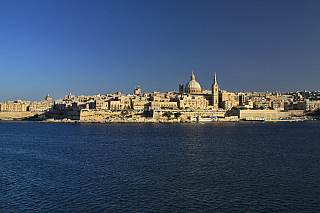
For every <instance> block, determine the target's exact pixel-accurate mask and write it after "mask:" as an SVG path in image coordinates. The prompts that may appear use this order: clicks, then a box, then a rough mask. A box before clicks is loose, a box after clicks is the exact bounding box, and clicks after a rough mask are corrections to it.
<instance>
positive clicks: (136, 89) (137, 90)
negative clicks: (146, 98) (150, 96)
mask: <svg viewBox="0 0 320 213" xmlns="http://www.w3.org/2000/svg"><path fill="white" fill-rule="evenodd" d="M133 94H135V95H140V94H141V88H140V83H139V84H138V88H134V91H133Z"/></svg>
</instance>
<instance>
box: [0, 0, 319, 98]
mask: <svg viewBox="0 0 320 213" xmlns="http://www.w3.org/2000/svg"><path fill="white" fill-rule="evenodd" d="M192 71H193V72H194V74H195V76H196V80H197V81H198V82H199V83H200V84H201V86H202V88H203V89H208V88H209V87H210V86H211V84H212V82H213V76H214V72H216V73H217V80H218V84H219V86H220V88H221V89H224V90H227V91H231V92H235V91H236V92H239V91H243V90H246V91H276V90H279V89H280V90H281V91H285V92H287V91H297V90H320V1H319V0H304V1H302V0H281V1H279V0H243V1H242V0H241V1H240V0H211V1H201V0H200V1H199V0H197V1H191V0H182V1H178V0H177V1H174V0H161V1H147V0H145V1H143V0H131V1H125V0H119V1H114V0H112V1H107V0H103V1H102V0H101V1H99V0H96V1H91V0H88V1H84V0H77V1H72V0H67V1H66V0H63V1H59V0H54V1H51V0H46V1H42V0H41V1H32V0H30V1H26V0H23V1H15V0H10V1H7V0H0V101H9V100H18V99H20V100H31V101H34V100H38V101H39V100H43V99H44V98H45V96H46V94H47V93H49V94H50V96H51V97H52V98H53V99H59V98H60V97H64V95H66V94H68V93H69V92H71V93H72V94H75V95H96V94H106V93H109V92H117V91H120V92H122V93H125V94H129V93H130V94H132V93H133V89H134V87H136V86H137V85H138V83H140V85H141V89H142V92H152V91H160V92H167V91H172V90H178V85H179V84H180V83H182V84H186V83H187V82H188V81H189V79H190V75H191V72H192Z"/></svg>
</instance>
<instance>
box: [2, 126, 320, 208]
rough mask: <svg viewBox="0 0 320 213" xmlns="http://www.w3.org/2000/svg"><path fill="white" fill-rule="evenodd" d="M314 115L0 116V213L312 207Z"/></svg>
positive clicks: (316, 179)
mask: <svg viewBox="0 0 320 213" xmlns="http://www.w3.org/2000/svg"><path fill="white" fill-rule="evenodd" d="M319 138H320V122H298V123H296V122H293V123H280V122H279V123H222V124H217V123H211V124H112V125H108V124H107V125H79V124H36V123H32V122H0V172H1V173H0V175H1V176H0V211H1V212H46V211H47V212H320V139H319Z"/></svg>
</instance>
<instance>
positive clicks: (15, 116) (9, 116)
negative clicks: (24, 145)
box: [0, 111, 44, 121]
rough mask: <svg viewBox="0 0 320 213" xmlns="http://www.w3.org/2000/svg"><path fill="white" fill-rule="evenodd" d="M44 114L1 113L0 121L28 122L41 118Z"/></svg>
mask: <svg viewBox="0 0 320 213" xmlns="http://www.w3.org/2000/svg"><path fill="white" fill-rule="evenodd" d="M43 113H44V112H28V111H27V112H0V120H2V121H13V120H27V119H29V118H32V117H38V116H41V115H42V114H43Z"/></svg>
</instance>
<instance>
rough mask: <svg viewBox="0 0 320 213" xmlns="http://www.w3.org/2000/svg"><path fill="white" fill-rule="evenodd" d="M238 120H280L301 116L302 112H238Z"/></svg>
mask: <svg viewBox="0 0 320 213" xmlns="http://www.w3.org/2000/svg"><path fill="white" fill-rule="evenodd" d="M238 113H239V118H240V119H261V118H265V119H280V118H288V117H295V116H303V115H304V111H303V110H289V111H285V112H284V111H279V110H239V112H238Z"/></svg>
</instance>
